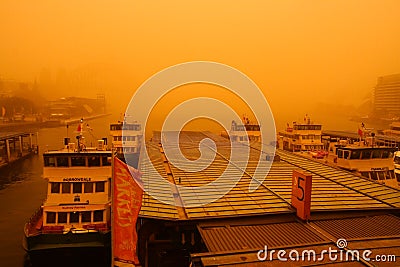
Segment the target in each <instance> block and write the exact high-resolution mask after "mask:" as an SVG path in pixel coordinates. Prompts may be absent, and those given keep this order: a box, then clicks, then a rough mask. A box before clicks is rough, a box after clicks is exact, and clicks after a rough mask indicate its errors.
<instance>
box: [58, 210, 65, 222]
mask: <svg viewBox="0 0 400 267" xmlns="http://www.w3.org/2000/svg"><path fill="white" fill-rule="evenodd" d="M58 223H67V213H66V212H59V213H58Z"/></svg>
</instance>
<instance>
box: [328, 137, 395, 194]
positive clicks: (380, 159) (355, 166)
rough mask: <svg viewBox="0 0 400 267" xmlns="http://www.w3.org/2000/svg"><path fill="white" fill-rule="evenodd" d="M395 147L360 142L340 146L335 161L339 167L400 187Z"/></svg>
mask: <svg viewBox="0 0 400 267" xmlns="http://www.w3.org/2000/svg"><path fill="white" fill-rule="evenodd" d="M395 150H396V149H395V148H390V147H377V146H370V145H366V146H359V145H358V144H354V145H350V146H343V147H338V148H337V150H336V158H334V162H335V163H336V164H337V166H338V167H341V168H343V169H347V170H349V171H354V172H357V173H359V174H361V175H362V176H364V177H366V178H368V179H370V180H373V181H376V182H378V183H382V184H386V185H388V186H391V187H395V188H400V176H398V177H397V179H396V176H395V172H394V164H393V156H394V152H395Z"/></svg>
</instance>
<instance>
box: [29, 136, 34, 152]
mask: <svg viewBox="0 0 400 267" xmlns="http://www.w3.org/2000/svg"><path fill="white" fill-rule="evenodd" d="M29 148H30V149H32V148H33V147H32V133H29Z"/></svg>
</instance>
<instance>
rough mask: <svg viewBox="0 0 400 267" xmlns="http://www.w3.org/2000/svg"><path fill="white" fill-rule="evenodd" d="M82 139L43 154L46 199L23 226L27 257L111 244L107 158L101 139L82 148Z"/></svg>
mask: <svg viewBox="0 0 400 267" xmlns="http://www.w3.org/2000/svg"><path fill="white" fill-rule="evenodd" d="M82 140H83V139H82V136H78V137H77V141H78V142H77V143H78V145H76V144H75V143H68V139H67V138H66V142H65V143H66V145H65V147H64V149H62V150H58V151H47V152H44V153H43V159H44V168H43V177H44V179H47V180H48V187H47V198H46V200H45V202H44V203H43V205H42V206H41V207H40V208H39V209H38V210H37V212H36V213H35V214H34V215H33V216H32V217H31V218H30V220H29V221H28V222H27V223H26V224H25V228H24V233H25V236H24V242H23V246H24V249H25V250H26V251H27V252H28V253H31V252H32V253H34V252H41V251H46V250H54V249H62V248H81V247H86V248H107V247H109V246H110V240H111V217H110V210H111V176H112V170H111V159H112V152H111V151H109V150H106V146H105V145H104V141H105V140H99V141H98V146H97V147H95V148H89V147H85V145H84V144H83V143H82Z"/></svg>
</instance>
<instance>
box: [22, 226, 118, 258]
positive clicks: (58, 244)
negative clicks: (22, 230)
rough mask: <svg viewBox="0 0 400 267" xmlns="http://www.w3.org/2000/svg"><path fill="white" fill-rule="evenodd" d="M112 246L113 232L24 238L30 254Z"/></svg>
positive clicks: (59, 234)
mask: <svg viewBox="0 0 400 267" xmlns="http://www.w3.org/2000/svg"><path fill="white" fill-rule="evenodd" d="M110 246H111V231H107V232H87V233H72V232H68V233H66V234H63V233H41V234H37V235H32V236H26V235H25V236H24V240H23V247H24V249H25V250H26V251H27V252H28V253H31V252H37V251H46V250H54V249H63V248H84V247H85V248H107V247H110Z"/></svg>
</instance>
